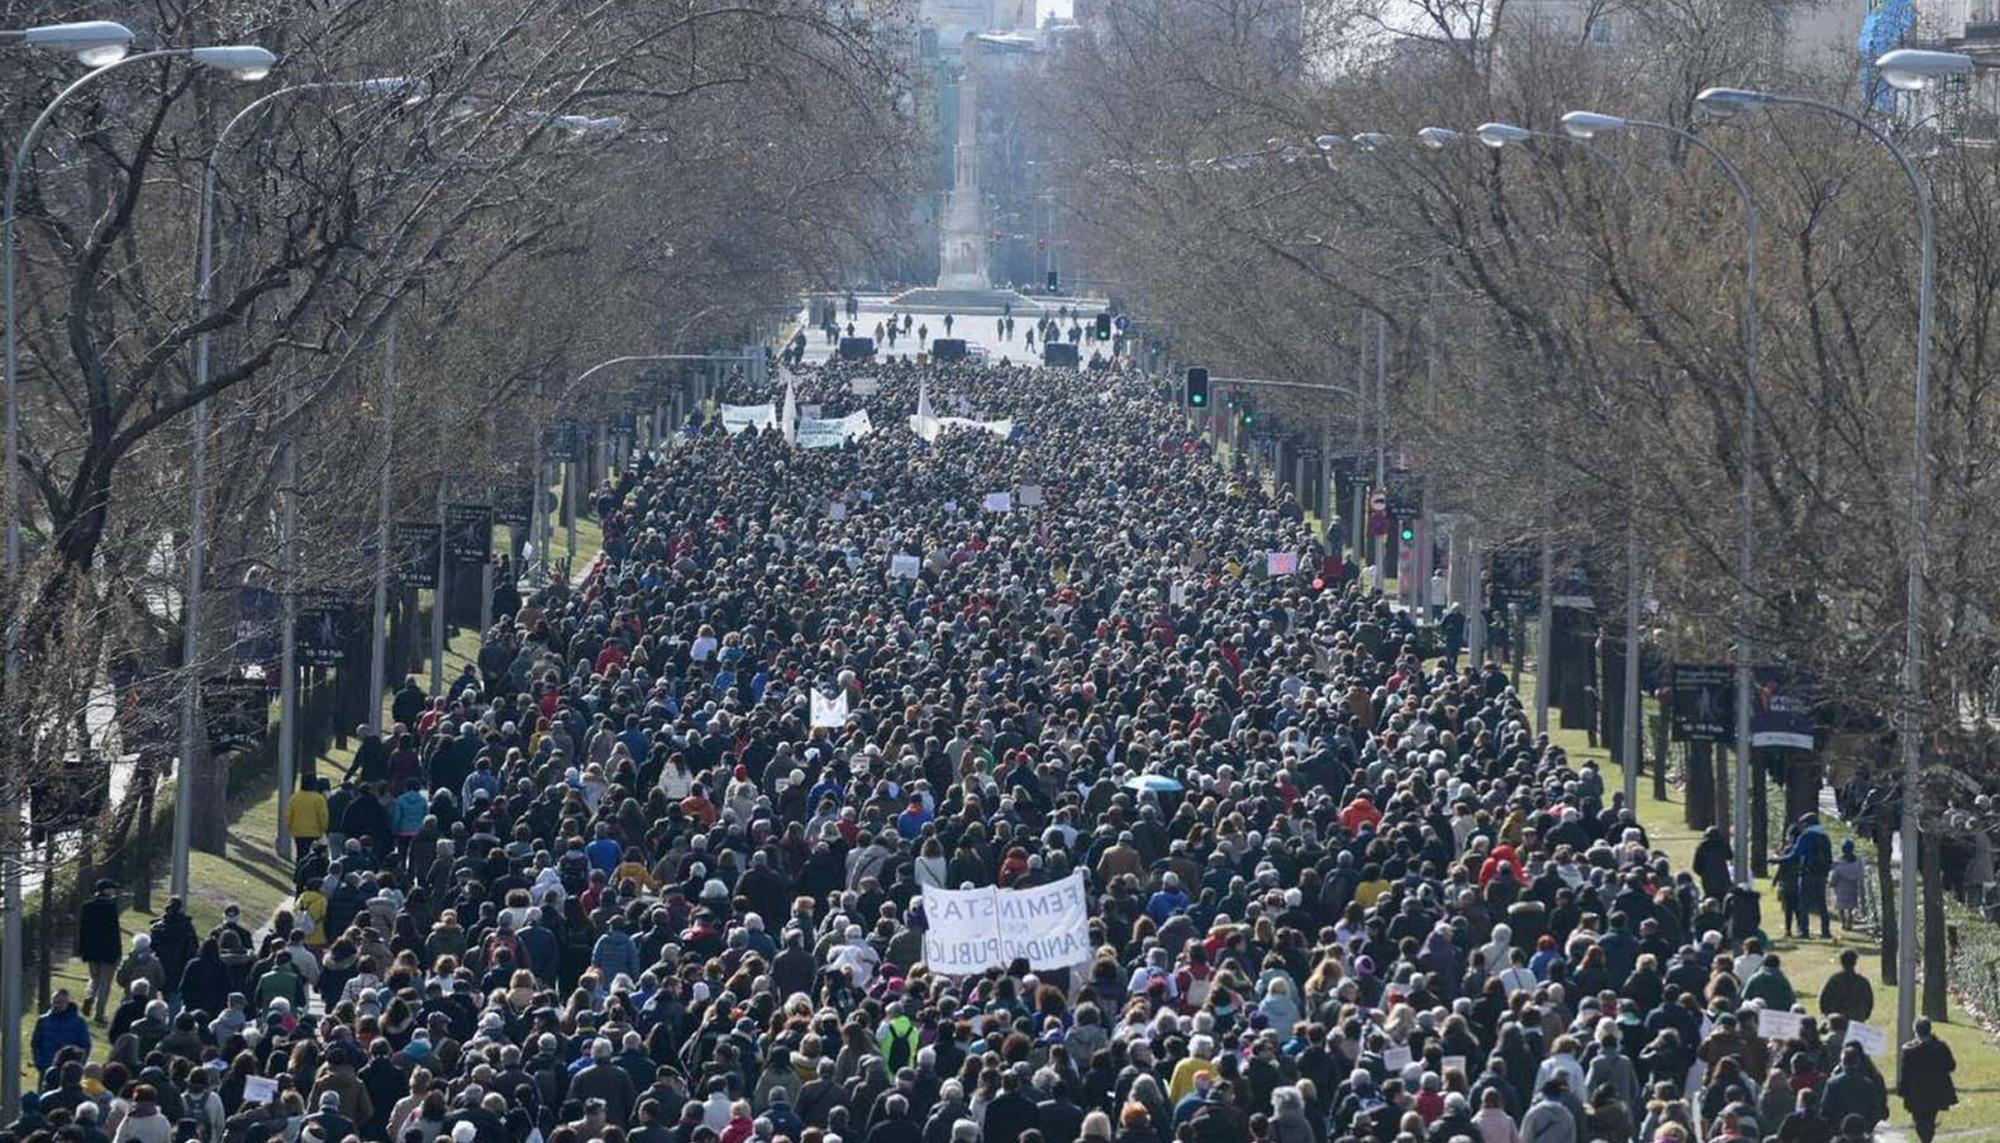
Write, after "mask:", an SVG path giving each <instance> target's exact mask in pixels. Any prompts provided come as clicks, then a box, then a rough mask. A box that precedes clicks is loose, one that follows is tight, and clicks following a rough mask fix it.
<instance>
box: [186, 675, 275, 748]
mask: <svg viewBox="0 0 2000 1143" xmlns="http://www.w3.org/2000/svg"><path fill="white" fill-rule="evenodd" d="M270 719H271V693H270V692H269V691H267V690H265V689H264V684H263V683H261V682H259V681H257V680H256V679H240V678H221V679H204V680H202V684H201V723H202V729H203V730H204V731H206V732H207V734H208V748H209V749H210V750H211V751H213V752H215V753H217V754H223V753H227V752H229V751H232V750H242V749H244V748H246V747H250V746H255V745H256V744H257V741H258V740H259V739H261V738H263V737H264V730H265V727H266V725H267V724H268V723H269V722H270Z"/></svg>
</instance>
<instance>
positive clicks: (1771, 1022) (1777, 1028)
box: [1757, 1009, 1805, 1040]
mask: <svg viewBox="0 0 2000 1143" xmlns="http://www.w3.org/2000/svg"><path fill="white" fill-rule="evenodd" d="M1804 1019H1805V1017H1803V1016H1800V1015H1799V1014H1798V1013H1796V1012H1777V1011H1773V1010H1770V1009H1766V1010H1765V1011H1762V1012H1759V1013H1757V1035H1758V1037H1759V1038H1760V1039H1765V1040H1789V1039H1791V1038H1792V1037H1794V1036H1796V1035H1798V1034H1799V1024H1800V1022H1801V1021H1803V1020H1804Z"/></svg>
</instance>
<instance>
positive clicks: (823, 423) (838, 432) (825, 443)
mask: <svg viewBox="0 0 2000 1143" xmlns="http://www.w3.org/2000/svg"><path fill="white" fill-rule="evenodd" d="M874 431H875V425H874V423H873V422H872V421H870V420H869V419H868V410H866V409H863V410H861V411H859V412H854V413H849V414H847V415H846V416H844V417H840V418H837V419H835V420H831V421H829V420H822V419H820V418H817V417H813V418H806V417H801V418H799V447H800V448H836V447H838V446H840V445H844V444H846V443H847V442H848V441H851V440H855V439H858V438H860V437H865V436H867V435H868V434H869V433H872V432H874Z"/></svg>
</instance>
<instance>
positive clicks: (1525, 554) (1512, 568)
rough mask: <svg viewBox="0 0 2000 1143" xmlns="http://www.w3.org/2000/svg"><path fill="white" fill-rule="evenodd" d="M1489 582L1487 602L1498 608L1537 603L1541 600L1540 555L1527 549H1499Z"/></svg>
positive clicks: (1491, 568)
mask: <svg viewBox="0 0 2000 1143" xmlns="http://www.w3.org/2000/svg"><path fill="white" fill-rule="evenodd" d="M1489 568H1490V572H1489V575H1490V578H1489V580H1488V588H1487V599H1488V601H1490V602H1491V603H1492V604H1493V605H1494V606H1496V607H1505V606H1508V605H1510V604H1516V603H1535V602H1538V601H1539V600H1540V599H1541V597H1542V564H1541V557H1540V555H1539V554H1538V553H1537V552H1535V550H1534V549H1532V548H1528V547H1525V546H1514V547H1505V548H1496V549H1494V551H1493V559H1492V562H1491V564H1490V565H1489Z"/></svg>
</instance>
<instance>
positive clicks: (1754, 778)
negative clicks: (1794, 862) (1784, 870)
mask: <svg viewBox="0 0 2000 1143" xmlns="http://www.w3.org/2000/svg"><path fill="white" fill-rule="evenodd" d="M1770 864H1771V781H1770V779H1769V778H1768V777H1766V776H1765V772H1764V768H1763V767H1762V766H1759V765H1758V764H1757V752H1756V751H1755V750H1752V751H1751V752H1750V871H1751V872H1752V873H1753V874H1755V875H1756V876H1758V877H1760V878H1762V877H1769V876H1770V875H1771V873H1770Z"/></svg>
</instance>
